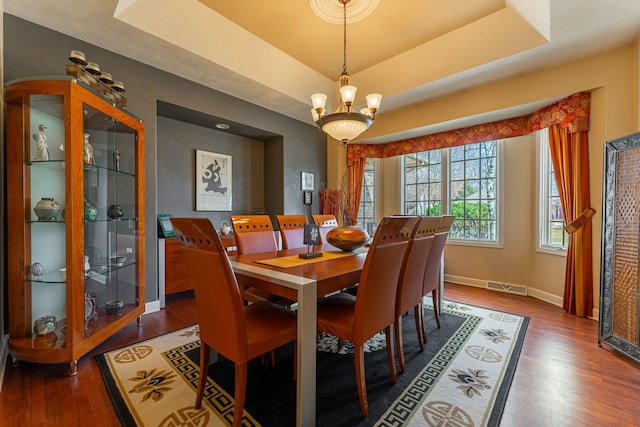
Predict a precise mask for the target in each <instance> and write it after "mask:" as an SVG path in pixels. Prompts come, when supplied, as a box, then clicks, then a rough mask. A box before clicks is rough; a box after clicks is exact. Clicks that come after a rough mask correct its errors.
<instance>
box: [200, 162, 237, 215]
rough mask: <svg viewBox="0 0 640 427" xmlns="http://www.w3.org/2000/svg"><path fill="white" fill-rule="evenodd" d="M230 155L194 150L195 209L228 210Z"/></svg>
mask: <svg viewBox="0 0 640 427" xmlns="http://www.w3.org/2000/svg"><path fill="white" fill-rule="evenodd" d="M231 166H232V165H231V156H227V155H226V154H218V153H212V152H210V151H203V150H196V176H195V188H196V211H230V210H231V207H232V200H231V195H232V194H233V192H232V186H231V184H232V182H231V177H232V174H231V171H232V169H231Z"/></svg>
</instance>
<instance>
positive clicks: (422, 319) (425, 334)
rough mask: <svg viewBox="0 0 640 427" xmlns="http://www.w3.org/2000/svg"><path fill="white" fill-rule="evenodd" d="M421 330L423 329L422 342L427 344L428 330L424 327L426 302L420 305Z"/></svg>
mask: <svg viewBox="0 0 640 427" xmlns="http://www.w3.org/2000/svg"><path fill="white" fill-rule="evenodd" d="M420 329H422V342H423V343H425V344H426V343H427V329H426V327H425V325H424V302H421V303H420Z"/></svg>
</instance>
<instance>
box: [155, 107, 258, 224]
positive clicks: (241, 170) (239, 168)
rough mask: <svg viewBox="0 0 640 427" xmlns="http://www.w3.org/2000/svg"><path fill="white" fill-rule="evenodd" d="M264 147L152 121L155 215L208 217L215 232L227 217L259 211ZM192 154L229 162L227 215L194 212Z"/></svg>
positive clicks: (242, 139)
mask: <svg viewBox="0 0 640 427" xmlns="http://www.w3.org/2000/svg"><path fill="white" fill-rule="evenodd" d="M265 144H268V143H265V142H263V141H258V140H254V139H249V138H245V137H241V136H237V135H230V134H227V133H224V132H219V131H215V130H212V129H208V128H206V127H202V126H197V125H192V124H190V123H185V122H182V121H177V120H173V119H169V118H165V117H158V162H157V163H158V189H159V191H158V212H159V213H170V214H172V215H173V216H197V217H205V218H209V219H210V220H211V221H212V222H213V224H214V225H215V226H216V228H218V227H219V225H220V221H222V220H226V221H229V216H230V215H232V214H248V213H251V212H252V210H253V209H256V208H260V209H262V208H265V203H264V200H265V179H264V178H265V170H264V169H265V168H264V164H265V161H264V146H265ZM195 150H205V151H212V152H215V153H220V154H225V155H229V156H231V157H232V173H233V176H232V203H233V207H232V211H230V212H228V211H227V212H195V200H194V192H195V183H194V179H195V178H194V175H195V174H194V170H195Z"/></svg>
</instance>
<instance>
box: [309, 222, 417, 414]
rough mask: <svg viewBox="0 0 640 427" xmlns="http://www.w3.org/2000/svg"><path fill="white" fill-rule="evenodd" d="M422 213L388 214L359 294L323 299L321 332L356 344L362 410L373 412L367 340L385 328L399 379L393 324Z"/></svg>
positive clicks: (371, 250) (391, 365)
mask: <svg viewBox="0 0 640 427" xmlns="http://www.w3.org/2000/svg"><path fill="white" fill-rule="evenodd" d="M417 220H418V218H417V217H385V218H383V219H382V221H381V222H380V225H379V227H378V229H377V231H376V234H375V236H374V238H373V242H372V243H371V247H370V248H369V252H368V253H367V258H366V260H365V262H364V266H363V268H362V273H361V274H360V285H359V289H358V293H357V295H356V296H354V295H351V294H348V293H345V292H340V293H338V294H334V295H332V296H330V297H327V298H324V299H322V300H320V302H319V303H318V330H320V331H322V332H327V333H329V334H332V335H334V336H337V337H338V338H342V339H346V340H349V341H351V342H353V344H354V363H355V370H356V382H357V387H358V397H359V400H360V409H361V410H362V415H364V416H365V417H366V416H368V415H369V405H368V403H367V388H366V383H365V373H364V343H365V342H366V341H367V340H368V339H369V338H371V337H372V336H374V335H375V334H377V333H378V332H380V331H381V330H385V332H386V335H387V337H386V338H387V357H388V360H389V369H390V371H391V379H392V380H393V382H395V381H396V380H397V375H396V368H395V360H394V351H393V340H392V339H391V334H392V330H391V329H392V328H391V325H392V324H393V322H394V321H395V300H396V290H397V287H398V278H399V276H400V269H401V268H402V260H403V259H404V253H405V250H406V249H407V245H408V243H409V239H410V237H411V233H412V232H413V229H414V227H415V224H416V222H417Z"/></svg>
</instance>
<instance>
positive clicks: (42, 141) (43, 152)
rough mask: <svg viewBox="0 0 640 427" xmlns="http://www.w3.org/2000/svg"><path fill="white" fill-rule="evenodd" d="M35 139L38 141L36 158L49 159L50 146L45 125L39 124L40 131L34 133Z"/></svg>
mask: <svg viewBox="0 0 640 427" xmlns="http://www.w3.org/2000/svg"><path fill="white" fill-rule="evenodd" d="M33 140H34V141H35V142H36V144H37V145H36V155H35V158H34V160H49V146H48V145H47V127H46V126H45V125H39V126H38V133H34V134H33Z"/></svg>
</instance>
